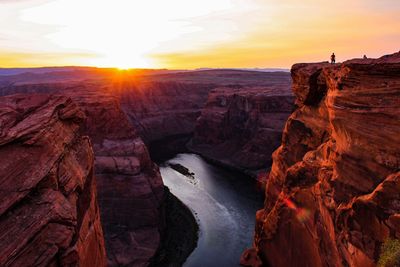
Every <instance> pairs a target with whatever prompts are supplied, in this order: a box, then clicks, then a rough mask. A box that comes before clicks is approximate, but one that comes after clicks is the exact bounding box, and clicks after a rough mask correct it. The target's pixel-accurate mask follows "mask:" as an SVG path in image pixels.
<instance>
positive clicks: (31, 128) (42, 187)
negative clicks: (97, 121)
mask: <svg viewBox="0 0 400 267" xmlns="http://www.w3.org/2000/svg"><path fill="white" fill-rule="evenodd" d="M83 120H84V114H83V112H82V111H81V110H80V109H79V108H78V106H77V105H76V104H74V103H73V102H72V101H71V100H70V99H68V98H66V97H62V96H46V95H15V96H10V97H2V98H0V125H1V128H0V158H1V164H0V177H1V183H0V236H1V248H0V265H1V266H16V267H22V266H27V267H28V266H88V267H89V266H105V265H106V257H105V248H104V239H103V232H102V227H101V223H100V215H99V208H98V205H97V198H96V197H97V193H96V182H95V178H94V176H93V166H94V155H93V151H92V145H91V142H90V140H89V138H88V137H85V136H82V135H80V134H79V127H80V124H81V123H82V122H83Z"/></svg>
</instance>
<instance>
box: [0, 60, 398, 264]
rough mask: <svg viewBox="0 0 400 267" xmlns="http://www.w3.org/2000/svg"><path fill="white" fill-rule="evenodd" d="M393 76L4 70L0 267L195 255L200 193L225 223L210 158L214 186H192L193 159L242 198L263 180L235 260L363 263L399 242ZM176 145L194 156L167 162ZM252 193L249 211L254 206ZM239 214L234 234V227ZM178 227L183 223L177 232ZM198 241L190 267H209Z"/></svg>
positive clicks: (300, 71) (357, 69) (323, 71)
mask: <svg viewBox="0 0 400 267" xmlns="http://www.w3.org/2000/svg"><path fill="white" fill-rule="evenodd" d="M43 71H46V70H43ZM53 76H54V77H53ZM399 77H400V54H399V53H396V54H393V55H389V56H384V57H382V58H379V59H362V60H361V59H355V60H350V61H346V62H343V63H340V64H328V63H310V64H296V65H294V66H293V67H292V70H291V77H290V74H289V73H286V72H260V71H249V70H234V69H233V70H229V69H217V70H198V71H179V72H169V71H145V70H142V71H137V72H132V73H131V72H124V71H115V70H101V71H99V70H93V69H90V68H89V69H84V70H79V69H78V70H76V69H72V70H71V69H68V71H67V72H66V73H60V69H57V73H56V74H51V73H47V72H45V73H42V72H40V73H31V74H30V75H24V74H23V73H22V74H21V73H19V74H15V75H7V76H2V77H0V95H1V96H2V97H0V123H1V132H0V134H1V135H0V153H1V154H2V161H1V164H0V173H1V174H2V176H1V177H2V181H1V183H0V190H1V192H2V194H1V198H2V199H1V203H2V204H1V206H0V207H3V208H2V209H0V212H1V213H0V233H1V236H4V237H5V238H6V239H4V240H9V242H3V241H2V242H1V248H2V249H1V253H2V254H1V255H0V265H2V266H3V265H4V266H35V265H42V266H70V265H79V266H105V265H108V266H180V265H182V263H183V262H184V261H185V259H186V258H187V257H188V255H189V254H190V252H191V251H192V250H193V248H194V247H195V246H196V237H195V236H193V235H197V229H196V226H195V225H196V219H198V218H200V221H198V223H199V225H200V239H199V240H200V242H205V241H202V240H206V239H204V236H203V237H202V236H201V234H203V235H204V234H205V235H206V234H207V233H203V232H202V226H204V222H205V221H201V220H202V218H203V217H206V219H204V220H209V221H210V222H213V223H210V225H211V224H214V222H215V218H211V219H210V217H212V216H209V215H204V214H208V213H209V211H208V210H205V209H202V207H201V205H199V203H200V202H201V201H200V200H199V199H201V197H200V196H202V195H207V199H208V200H207V203H208V204H207V205H209V206H210V207H214V208H215V210H223V211H224V212H225V213H226V214H236V215H235V216H238V215H237V213H236V212H235V210H233V211H232V210H229V209H230V208H231V206H229V203H228V204H227V203H224V201H226V198H224V196H221V195H219V194H218V192H213V191H212V190H214V189H215V188H219V187H213V186H210V185H212V183H213V182H212V181H213V180H212V179H213V178H212V177H214V176H216V177H219V175H221V173H222V171H219V170H218V169H214V167H212V166H211V165H210V166H208V165H207V170H208V171H207V172H209V174H207V179H204V182H207V183H208V184H206V185H207V186H208V187H204V188H207V190H211V191H210V192H206V190H204V188H203V187H202V185H201V182H200V179H201V178H199V175H201V174H202V172H203V169H201V168H200V167H204V166H206V164H205V163H202V161H201V160H202V159H204V160H206V161H207V162H208V163H207V164H209V163H210V164H212V165H213V166H222V167H223V168H224V170H227V171H231V172H233V173H235V174H237V173H241V174H246V175H247V177H245V178H243V177H242V176H241V177H242V178H240V179H249V180H248V181H249V183H253V182H254V188H253V187H252V186H251V184H247V185H246V188H250V189H246V190H248V191H249V192H252V193H254V194H257V192H256V190H255V181H254V179H251V178H250V177H253V178H254V177H258V179H259V180H260V181H261V184H262V185H265V186H263V187H264V188H263V190H264V191H263V192H264V195H265V201H264V204H263V206H264V207H263V208H262V209H261V210H259V211H257V213H256V214H255V221H256V224H255V234H254V241H253V247H252V248H250V249H248V250H246V251H245V252H244V253H243V255H242V258H241V260H240V262H241V264H242V265H243V266H274V267H275V266H276V267H281V266H282V267H284V266H335V267H336V266H355V267H356V266H367V267H368V266H371V267H372V266H376V262H377V260H378V258H379V255H380V253H381V244H382V243H383V242H384V241H385V240H387V239H388V238H400V232H399V229H400V206H399V199H400V187H399V186H400V183H399V179H400V173H399V166H400V162H399V159H400V154H399V151H400V147H399V144H400V140H399V135H398V132H399V130H400V123H399V122H400V109H399V107H400V105H399V104H400V102H399V101H400V79H399ZM274 151H275V152H274ZM182 152H183V153H196V154H198V155H194V154H180V155H178V156H177V158H174V160H172V161H171V162H169V163H168V161H166V160H168V159H171V158H173V157H174V156H175V155H176V154H178V153H182ZM9 155H12V156H11V157H10V156H9ZM199 155H200V156H202V158H200V157H199ZM16 159H17V160H16ZM164 162H167V163H168V164H169V165H168V166H165V165H163V163H164ZM193 162H195V163H193ZM181 163H185V164H187V166H186V165H185V164H183V165H178V164H181ZM157 164H161V165H160V166H161V173H160V170H159V167H158V165H157ZM190 164H194V165H190ZM189 165H190V166H189ZM189 167H190V168H189ZM209 170H211V171H209ZM182 173H183V174H184V175H182ZM161 174H163V175H169V177H166V176H165V178H164V176H163V177H162V175H161ZM185 174H186V176H185ZM224 176H228V177H229V176H234V175H232V173H229V172H228V173H227V174H224ZM249 176H250V177H249ZM185 177H186V178H185ZM221 177H222V175H221ZM163 179H167V180H166V181H167V183H168V185H170V186H175V188H173V190H171V191H172V193H175V192H176V191H177V190H179V188H181V187H180V186H182V192H181V191H178V192H177V195H178V196H179V195H181V197H182V198H184V199H183V200H185V201H186V202H185V201H184V202H185V204H186V205H187V206H188V207H185V205H184V204H182V203H181V202H180V201H179V200H178V199H176V198H175V197H174V195H173V194H171V193H170V190H169V189H168V188H167V187H165V186H164V182H163ZM185 179H186V180H185ZM218 179H221V181H219V182H220V183H221V184H227V185H225V186H227V187H229V186H232V184H233V185H235V186H237V187H240V185H241V183H240V180H235V181H234V182H232V183H229V182H226V181H222V178H218ZM182 181H183V182H182ZM181 182H182V183H184V184H183V185H180V183H181ZM218 186H220V185H218ZM193 188H194V189H195V191H194V192H195V194H192V193H193V192H192V191H190V190H193ZM221 188H222V187H221ZM215 190H216V189H215ZM218 190H219V189H218ZM250 190H254V191H250ZM222 191H224V189H221V192H222ZM227 191H229V194H232V192H234V190H233V191H232V190H227ZM238 192H239V191H238ZM249 192H247V193H246V196H247V195H249ZM239 193H240V192H239ZM239 193H238V198H239V195H240V194H239ZM194 197H196V198H197V201H196V202H195V203H190V201H192V200H193V199H194ZM219 198H221V199H220V200H219ZM232 199H235V197H234V196H232ZM249 199H251V203H252V204H251V205H250V206H251V208H249V209H248V210H251V209H253V208H254V205H257V203H258V202H257V201H256V200H254V199H252V198H249ZM217 200H218V201H217ZM240 200H241V201H247V200H246V198H244V197H240ZM237 201H238V203H236V202H235V205H236V206H238V207H242V208H241V209H244V208H243V207H245V206H246V205H247V204H248V203H247V204H246V203H240V201H239V200H237ZM253 202H254V203H253ZM210 203H211V204H210ZM220 203H224V205H226V206H221V204H220ZM191 204H193V206H191ZM226 207H227V208H226ZM177 210H180V211H181V213H179V212H177ZM194 210H198V211H200V212H201V213H199V215H197V214H194V213H193V214H192V212H193V211H194ZM26 211H28V212H26ZM252 212H254V210H253V211H252ZM225 213H224V214H225ZM245 213H246V214H245V215H244V216H242V217H241V216H238V217H239V218H246V219H241V221H240V224H239V223H238V225H244V226H243V227H246V229H247V228H249V227H248V225H249V224H250V223H246V222H245V220H249V219H248V218H249V217H248V216H247V210H246V212H245ZM36 214H37V215H36ZM219 215H221V214H219ZM24 216H25V217H24ZM26 216H29V217H26ZM207 216H208V218H207ZM215 217H216V218H220V217H218V216H215ZM232 217H234V216H232ZM24 221H29V222H32V224H33V225H35V227H37V228H29V229H28V228H26V225H24V224H23V222H24ZM100 221H101V222H100ZM220 221H221V225H224V224H223V223H222V221H223V218H221V219H220ZM202 223H203V224H202ZM224 223H227V222H224ZM172 224H174V225H175V227H172V226H171V225H172ZM183 224H185V225H190V227H191V229H189V230H188V229H187V228H185V227H183V226H182V229H185V230H182V231H179V227H177V226H176V225H183ZM232 225H236V224H232ZM229 227H232V226H229ZM235 227H237V228H235V229H236V230H235V231H239V232H240V231H241V229H242V228H240V227H241V226H235ZM220 228H221V227H220ZM9 229H11V231H10V230H9ZM177 229H178V230H177ZM232 229H233V228H232ZM238 229H239V230H238ZM247 230H249V229H247ZM174 231H175V232H174ZM221 231H222V230H221ZM249 231H251V230H249ZM178 232H181V233H179V234H177V233H178ZM231 235H236V236H240V235H241V233H232V234H231ZM103 236H104V237H103ZM221 236H224V235H223V234H221ZM226 236H227V238H229V235H226ZM15 237H17V238H15ZM174 238H175V239H174ZM202 238H203V239H202ZM236 239H237V238H236ZM49 240H50V241H49ZM177 240H179V241H177ZM183 240H185V241H183ZM224 240H228V241H229V239H224ZM228 241H227V242H228ZM185 242H186V243H185ZM218 242H220V240H219V241H218ZM179 243H181V244H182V243H185V245H184V247H186V249H185V248H183V246H179ZM242 243H243V241H241V243H240V245H243V244H242ZM171 244H173V246H174V249H171V248H168V246H169V245H171ZM177 244H178V245H177ZM229 245H230V246H232V247H235V249H234V250H235V251H237V250H238V246H237V244H229ZM3 246H4V249H3ZM33 247H35V248H36V247H38V248H39V249H40V251H43V253H40V255H39V254H37V253H34V250H33ZM205 247H206V246H201V245H200V251H198V252H197V253H194V254H193V255H195V257H194V259H193V258H192V259H189V263H188V264H190V263H191V262H193V261H196V263H197V264H198V263H199V262H200V263H201V262H202V261H201V260H204V261H203V263H204V262H207V264H208V265H207V266H213V264H214V265H216V264H218V266H221V264H223V263H222V261H221V260H220V259H219V261H218V260H215V261H212V260H211V259H207V258H206V257H204V256H203V255H206V254H202V253H203V252H204V248H205ZM175 248H176V249H175ZM219 249H221V247H220V248H219ZM89 250H90V253H89ZM171 251H172V252H171ZM216 251H217V250H216ZM221 251H223V250H221ZM174 253H175V254H174ZM235 253H236V252H235ZM173 254H174V255H173ZM178 254H179V255H178ZM196 255H197V256H196ZM199 255H200V256H199ZM227 255H228V254H227ZM230 255H231V254H229V257H230V261H232V262H238V263H239V259H237V261H236V260H235V259H234V258H233V257H235V255H236V254H235V255H233V254H232V255H233V256H230ZM239 256H240V255H239ZM202 258H204V259H202ZM221 258H222V257H221ZM25 260H26V261H25ZM199 260H200V261H199ZM21 261H24V263H25V262H26V265H19V264H21ZM232 262H230V264H232ZM94 263H96V264H94ZM188 266H196V265H188ZM227 266H228V265H227ZM229 266H230V265H229Z"/></svg>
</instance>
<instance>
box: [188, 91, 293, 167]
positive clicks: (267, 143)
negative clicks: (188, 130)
mask: <svg viewBox="0 0 400 267" xmlns="http://www.w3.org/2000/svg"><path fill="white" fill-rule="evenodd" d="M292 103H293V96H292V94H291V92H290V90H289V85H286V86H285V85H279V86H270V87H250V88H247V87H244V88H217V89H214V90H213V91H211V92H210V94H209V96H208V100H207V103H206V105H205V107H204V109H203V110H202V113H201V116H200V117H199V119H198V120H197V124H196V128H195V131H194V137H193V140H192V142H191V144H190V149H191V150H193V151H196V152H198V153H200V154H202V155H203V156H205V157H207V158H209V159H212V160H214V161H217V162H219V163H221V164H223V165H225V166H229V167H231V168H235V169H239V170H241V171H246V172H247V173H250V172H256V171H257V170H260V169H265V168H267V167H269V166H270V165H271V155H272V152H273V151H274V150H275V149H276V148H277V147H278V146H279V144H280V142H281V135H282V130H283V126H284V124H285V122H286V120H287V118H288V117H289V115H290V113H291V111H292V110H293V104H292Z"/></svg>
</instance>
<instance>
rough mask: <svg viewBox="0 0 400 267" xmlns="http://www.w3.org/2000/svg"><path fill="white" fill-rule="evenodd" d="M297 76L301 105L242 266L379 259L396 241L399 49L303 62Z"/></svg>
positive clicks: (276, 159) (399, 212)
mask: <svg viewBox="0 0 400 267" xmlns="http://www.w3.org/2000/svg"><path fill="white" fill-rule="evenodd" d="M292 77H293V91H294V93H295V95H296V103H297V105H298V107H297V109H296V110H295V111H294V112H293V113H292V115H291V116H290V118H289V119H288V121H287V123H286V126H285V130H284V133H283V138H282V144H281V146H280V147H279V148H278V149H277V150H276V151H275V152H274V155H273V165H272V170H271V173H270V175H269V180H268V183H267V188H266V199H265V207H264V209H263V210H260V211H258V212H257V216H256V219H257V225H256V231H255V238H254V249H253V250H250V251H247V254H246V255H244V256H243V258H242V260H243V261H242V264H243V265H250V266H251V265H253V266H256V264H254V263H256V262H258V261H257V260H255V259H254V254H255V253H256V254H257V255H256V256H257V257H258V259H261V260H262V261H263V263H264V264H266V265H267V264H268V265H270V266H277V267H279V266H335V267H336V266H375V263H376V261H377V259H378V257H379V254H380V247H381V244H382V242H383V241H385V240H386V239H387V238H400V227H399V225H400V205H399V199H400V173H399V168H400V162H399V159H400V152H399V151H400V139H399V134H398V133H399V131H400V54H399V53H397V54H394V55H390V56H385V57H382V58H380V59H377V60H369V59H368V60H351V61H347V62H344V63H343V64H338V65H329V64H297V65H294V66H293V68H292ZM246 258H248V259H251V260H252V261H247V262H246ZM252 262H253V264H251V263H252Z"/></svg>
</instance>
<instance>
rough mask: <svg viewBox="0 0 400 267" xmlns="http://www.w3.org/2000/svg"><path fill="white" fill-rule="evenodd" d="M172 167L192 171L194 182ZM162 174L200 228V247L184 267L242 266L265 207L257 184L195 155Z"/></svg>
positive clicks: (163, 168)
mask: <svg viewBox="0 0 400 267" xmlns="http://www.w3.org/2000/svg"><path fill="white" fill-rule="evenodd" d="M168 163H174V164H181V165H182V166H184V167H186V168H188V169H189V170H190V171H191V172H193V173H194V178H190V177H187V176H184V175H183V174H181V173H179V172H177V171H175V170H174V169H172V168H171V167H170V166H169V165H168ZM160 171H161V175H162V177H163V181H164V184H165V185H166V186H168V187H169V188H170V190H171V192H172V193H173V194H174V195H175V196H177V197H178V198H179V199H180V200H181V201H182V202H183V203H185V204H186V205H187V206H188V207H189V208H190V209H191V210H192V213H193V214H194V215H195V217H196V219H197V222H198V224H199V227H200V232H199V240H198V244H197V247H196V249H195V250H194V251H193V252H192V254H191V255H190V256H189V258H188V259H187V261H186V262H185V264H184V265H183V266H184V267H233V266H240V265H239V260H240V255H241V253H242V252H243V250H244V249H245V248H247V247H250V246H251V244H252V238H253V233H254V223H255V213H256V211H257V210H258V209H260V208H262V205H263V197H262V194H261V193H260V192H257V190H256V186H255V182H254V181H253V180H252V179H250V178H248V177H244V176H241V175H238V174H234V173H232V172H229V171H226V170H224V169H222V168H219V167H216V166H213V165H211V164H209V163H207V162H206V161H205V160H204V159H202V158H201V157H200V156H198V155H195V154H178V155H177V156H176V157H175V158H173V159H171V160H168V161H167V162H165V163H163V164H161V166H160Z"/></svg>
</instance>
